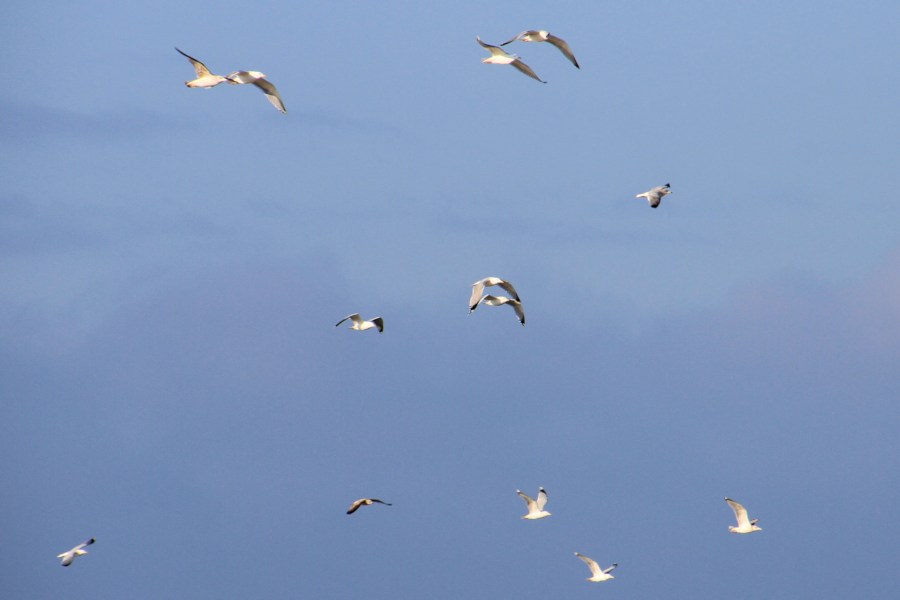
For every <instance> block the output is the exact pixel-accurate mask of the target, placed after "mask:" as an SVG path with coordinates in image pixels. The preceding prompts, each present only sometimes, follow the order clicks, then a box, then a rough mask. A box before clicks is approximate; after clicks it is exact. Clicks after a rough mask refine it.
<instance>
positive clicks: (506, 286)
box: [497, 281, 521, 302]
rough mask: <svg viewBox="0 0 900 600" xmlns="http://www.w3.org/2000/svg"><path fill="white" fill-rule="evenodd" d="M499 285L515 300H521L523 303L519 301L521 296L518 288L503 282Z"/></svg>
mask: <svg viewBox="0 0 900 600" xmlns="http://www.w3.org/2000/svg"><path fill="white" fill-rule="evenodd" d="M497 285H499V286H500V287H501V288H502V289H504V290H506V293H507V294H509V295H510V296H512V297H513V298H515V299H516V300H519V301H520V302H521V300H520V299H519V295H518V294H517V293H516V288H514V287H513V286H512V284H511V283H510V282H508V281H501V282H500V283H498V284H497Z"/></svg>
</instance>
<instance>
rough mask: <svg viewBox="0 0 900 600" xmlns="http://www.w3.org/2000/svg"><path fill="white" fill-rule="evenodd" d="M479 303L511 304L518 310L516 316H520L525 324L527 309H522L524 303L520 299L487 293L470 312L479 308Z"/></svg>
mask: <svg viewBox="0 0 900 600" xmlns="http://www.w3.org/2000/svg"><path fill="white" fill-rule="evenodd" d="M479 304H489V305H490V306H503V305H504V304H509V305H510V306H512V307H513V308H514V309H515V311H516V316H517V317H519V323H521V324H522V325H525V311H524V310H522V303H521V302H519V301H518V300H513V299H511V298H504V297H503V296H491V295H490V294H487V295H486V296H484V297H483V298H482V299H481V300H479V301H478V302H476V303H475V307H474V308H471V309H470V310H469V314H471V313H472V311H473V310H475V308H478V305H479Z"/></svg>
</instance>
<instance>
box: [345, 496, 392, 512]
mask: <svg viewBox="0 0 900 600" xmlns="http://www.w3.org/2000/svg"><path fill="white" fill-rule="evenodd" d="M375 502H377V503H378V504H385V505H387V506H393V504H391V503H390V502H382V501H381V500H376V499H375V498H362V499H360V500H357V501H356V502H354V503H353V504H351V505H350V510H348V511H347V514H348V515H352V514H353V513H355V512H356V510H357V509H358V508H359V507H360V506H369V505H370V504H373V503H375Z"/></svg>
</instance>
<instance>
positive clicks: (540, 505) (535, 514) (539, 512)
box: [516, 488, 550, 519]
mask: <svg viewBox="0 0 900 600" xmlns="http://www.w3.org/2000/svg"><path fill="white" fill-rule="evenodd" d="M516 492H517V493H518V494H519V495H520V496H522V500H524V501H525V502H527V503H528V514H527V515H525V516H524V517H522V518H523V519H543V518H544V517H549V516H550V513H548V512H547V511H546V510H544V505H545V504H547V492H545V491H544V488H541V491H540V492H538V498H537V502H535V501H534V500H532V499H531V498H530V497H529V496H528V495H527V494H523V493H522V492H520V491H519V490H516Z"/></svg>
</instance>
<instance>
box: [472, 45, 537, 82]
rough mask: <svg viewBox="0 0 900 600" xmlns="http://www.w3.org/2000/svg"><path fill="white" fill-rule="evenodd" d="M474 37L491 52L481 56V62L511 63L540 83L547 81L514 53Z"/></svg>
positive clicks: (493, 63) (494, 63)
mask: <svg viewBox="0 0 900 600" xmlns="http://www.w3.org/2000/svg"><path fill="white" fill-rule="evenodd" d="M475 39H477V40H478V43H479V44H481V45H482V46H483V47H484V48H487V49H488V50H490V52H491V56H490V58H482V59H481V62H483V63H490V64H492V65H512V66H514V67H515V68H517V69H518V70H520V71H522V72H523V73H525V74H526V75H528V76H529V77H532V78H534V79H537V80H538V81H540V82H541V83H547V82H546V81H544V80H543V79H541V78H540V77H538V76H537V75H535V74H534V71H532V70H531V67H529V66H528V65H526V64H525V63H523V62H522V61H521V60H519V57H518V56H516V55H515V54H507V53H506V51H505V50H504V49H503V48H501V47H500V46H491V45H490V44H485V43H484V42H482V41H481V38H480V37H476V38H475Z"/></svg>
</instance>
